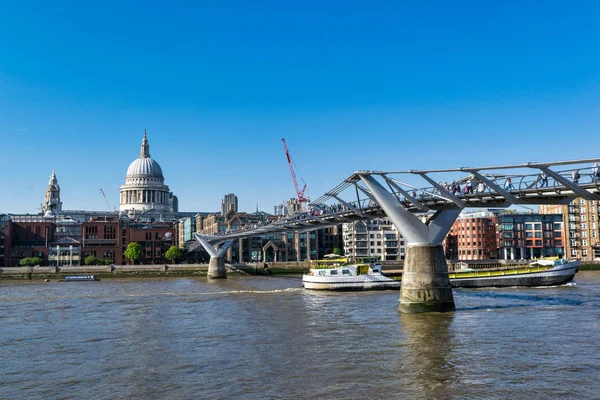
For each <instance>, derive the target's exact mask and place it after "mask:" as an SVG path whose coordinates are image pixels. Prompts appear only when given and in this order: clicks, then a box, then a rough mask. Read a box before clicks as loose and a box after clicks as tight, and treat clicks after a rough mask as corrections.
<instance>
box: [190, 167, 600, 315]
mask: <svg viewBox="0 0 600 400" xmlns="http://www.w3.org/2000/svg"><path fill="white" fill-rule="evenodd" d="M598 162H600V158H598V159H596V158H593V159H582V160H571V161H558V162H546V163H538V162H529V163H525V164H516V165H503V166H487V167H479V168H471V167H460V168H454V169H436V170H409V171H356V172H354V173H353V174H352V175H350V176H349V177H348V178H346V179H344V180H343V181H342V182H341V183H339V184H338V185H337V186H335V187H334V188H333V189H331V190H330V191H328V192H327V193H325V194H323V195H322V196H321V197H319V198H318V199H316V200H314V201H312V202H310V203H309V204H307V205H306V206H304V207H303V208H302V209H301V210H298V211H296V212H294V213H293V214H292V215H289V216H286V217H282V218H280V219H279V220H276V221H274V222H271V223H269V224H265V225H256V226H253V227H252V228H251V229H244V230H238V231H228V232H224V233H222V234H218V235H201V234H198V233H195V234H194V236H195V238H196V239H197V241H198V242H200V244H201V245H202V247H203V248H204V249H205V250H206V251H207V252H208V254H209V255H210V263H209V270H208V277H209V278H213V279H214V278H225V277H226V276H227V275H226V269H225V261H224V258H223V256H224V255H225V253H226V251H227V250H228V249H229V247H230V246H231V244H232V243H233V242H234V240H236V239H239V238H242V237H250V236H257V235H265V234H271V233H286V232H307V231H311V230H314V229H319V228H323V227H326V226H331V225H337V224H340V223H344V222H354V221H361V220H369V219H373V218H377V217H384V216H387V217H389V218H390V220H391V221H392V223H393V224H394V225H395V226H396V228H397V229H398V231H399V232H400V234H401V235H402V237H403V238H404V239H405V240H406V255H405V261H404V271H403V275H402V286H401V290H400V302H399V309H400V311H401V312H406V313H418V312H445V311H454V310H455V305H454V297H453V295H452V287H451V285H450V280H449V278H448V266H447V264H446V258H445V256H444V252H443V248H442V241H443V240H444V238H445V236H446V234H447V233H448V231H449V230H450V228H451V227H452V224H453V223H454V221H455V220H456V218H457V217H458V215H459V214H460V213H461V211H462V210H463V209H465V208H506V207H510V206H511V205H538V204H556V205H561V204H568V203H569V202H570V201H572V199H573V198H576V197H581V198H584V199H587V200H600V178H599V173H600V171H598ZM457 176H460V178H459V179H456V177H457ZM452 177H454V179H452ZM449 178H450V179H449Z"/></svg>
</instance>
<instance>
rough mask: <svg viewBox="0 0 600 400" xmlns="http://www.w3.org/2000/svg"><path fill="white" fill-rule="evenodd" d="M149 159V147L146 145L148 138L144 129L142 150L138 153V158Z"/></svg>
mask: <svg viewBox="0 0 600 400" xmlns="http://www.w3.org/2000/svg"><path fill="white" fill-rule="evenodd" d="M149 157H150V145H149V144H148V138H147V137H146V129H144V139H142V150H141V151H140V158H149Z"/></svg>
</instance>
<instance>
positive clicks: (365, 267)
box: [302, 259, 400, 291]
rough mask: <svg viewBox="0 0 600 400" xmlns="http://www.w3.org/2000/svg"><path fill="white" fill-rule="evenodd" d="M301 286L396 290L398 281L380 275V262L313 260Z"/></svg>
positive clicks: (321, 288)
mask: <svg viewBox="0 0 600 400" xmlns="http://www.w3.org/2000/svg"><path fill="white" fill-rule="evenodd" d="M302 286H304V288H305V289H313V290H338V291H354V290H385V289H396V290H398V289H400V281H397V280H394V279H391V278H388V277H387V276H384V275H382V274H381V265H380V264H375V263H370V264H368V263H364V262H363V263H361V262H359V263H354V264H352V263H348V260H347V259H334V260H319V261H313V263H312V268H311V269H310V271H309V272H308V273H307V274H304V276H303V277H302Z"/></svg>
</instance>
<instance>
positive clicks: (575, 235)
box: [539, 198, 600, 261]
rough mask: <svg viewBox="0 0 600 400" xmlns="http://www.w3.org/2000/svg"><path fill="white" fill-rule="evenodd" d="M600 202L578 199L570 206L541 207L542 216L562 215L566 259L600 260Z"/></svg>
mask: <svg viewBox="0 0 600 400" xmlns="http://www.w3.org/2000/svg"><path fill="white" fill-rule="evenodd" d="M599 208H600V202H599V201H598V200H585V199H582V198H576V199H574V200H573V201H571V202H570V203H569V204H568V205H540V206H539V212H540V214H561V215H562V220H563V221H564V237H565V257H568V258H579V259H581V260H583V261H592V260H594V259H600V239H599V238H600V232H599V230H598V228H599V227H598V217H599V214H600V212H599V211H600V210H599Z"/></svg>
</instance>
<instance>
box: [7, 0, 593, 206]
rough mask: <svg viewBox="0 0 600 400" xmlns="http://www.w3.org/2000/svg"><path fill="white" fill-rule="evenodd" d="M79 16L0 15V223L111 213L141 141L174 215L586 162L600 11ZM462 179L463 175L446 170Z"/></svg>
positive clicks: (362, 8)
mask: <svg viewBox="0 0 600 400" xmlns="http://www.w3.org/2000/svg"><path fill="white" fill-rule="evenodd" d="M102 4H103V6H102V7H97V5H94V4H93V3H91V2H90V3H82V4H77V5H75V6H74V5H73V4H72V3H70V2H65V1H57V2H52V3H45V2H31V3H28V2H19V3H11V4H6V5H4V6H3V11H2V14H1V15H0V36H2V37H5V38H10V40H4V41H0V54H2V57H1V59H0V171H1V174H2V175H1V176H2V178H1V179H0V185H1V186H0V187H1V188H2V196H0V213H37V212H39V207H40V204H41V203H42V202H43V200H44V192H45V189H46V186H47V184H48V178H49V177H50V175H51V173H52V170H55V171H56V176H57V178H58V182H59V185H60V188H61V201H62V202H63V209H85V210H97V211H103V210H107V211H108V209H109V206H107V204H106V202H105V200H104V198H103V196H102V194H101V193H100V189H102V190H103V191H104V192H105V193H106V196H107V198H108V200H109V202H110V203H111V204H112V205H113V206H117V207H118V204H119V187H120V186H121V185H122V184H124V180H125V174H126V171H127V167H128V165H129V164H130V163H131V162H132V161H133V160H134V159H135V158H136V157H138V154H139V145H140V141H141V139H142V137H143V132H144V129H147V132H148V140H149V142H150V146H151V147H150V153H151V155H152V158H153V159H155V160H156V161H157V162H158V163H160V166H161V167H162V169H163V172H164V177H165V184H166V185H168V186H169V188H170V190H171V191H172V192H173V193H174V194H175V195H177V197H178V199H179V210H180V211H215V212H216V211H219V210H220V208H221V201H222V199H223V197H224V196H225V195H226V194H229V193H234V194H235V195H236V196H237V198H238V199H239V210H240V211H248V212H252V211H255V210H256V207H257V204H258V208H259V209H260V210H263V211H266V212H273V206H274V205H276V204H278V203H280V202H282V201H286V200H287V199H289V198H292V197H295V192H294V187H293V184H292V180H291V177H290V172H289V169H288V167H287V163H286V159H285V155H284V151H283V146H282V143H281V138H282V137H284V138H285V139H286V142H287V144H288V146H289V149H290V153H291V155H292V157H293V159H294V161H295V164H296V166H297V167H298V171H297V174H298V177H299V179H300V178H302V179H303V180H304V181H305V182H306V184H307V188H308V189H307V191H308V194H309V196H310V198H312V199H315V198H317V197H319V196H320V195H321V194H323V193H324V192H326V191H327V190H328V189H330V188H331V187H332V186H333V185H336V184H338V183H339V182H341V181H342V180H343V179H344V178H345V177H347V176H348V175H350V174H351V173H352V172H353V171H355V170H359V169H369V170H410V169H426V168H454V167H460V166H481V165H490V164H511V163H524V162H527V161H553V160H567V159H578V158H593V157H597V156H598V152H597V150H596V148H595V144H596V143H597V137H599V135H600V113H598V109H599V107H600V97H599V96H598V93H600V73H599V72H598V69H597V65H598V64H599V61H600V54H598V53H597V52H595V51H593V49H594V48H595V45H596V43H598V41H599V39H600V26H598V24H597V21H596V19H597V15H598V14H599V13H600V4H598V3H596V2H592V1H584V2H578V3H577V6H569V7H565V6H564V3H562V2H555V1H548V2H544V3H539V2H527V1H525V2H519V3H514V4H513V3H510V4H500V3H498V4H494V5H486V4H483V3H481V2H474V1H457V2H453V3H451V4H450V3H446V2H442V1H438V2H429V3H427V4H411V5H405V4H397V3H395V2H376V3H368V4H365V3H353V2H350V3H348V2H343V3H342V2H336V1H334V2H329V3H327V4H321V3H316V2H304V3H302V4H283V3H281V4H279V3H273V4H269V5H262V6H258V5H256V4H247V3H245V2H224V3H218V4H187V5H184V4H183V3H180V4H170V5H169V6H167V7H165V6H163V5H160V4H158V3H147V2H144V3H142V2H138V1H131V2H126V3H123V4H121V3H117V2H106V3H102ZM457 178H458V176H457Z"/></svg>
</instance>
